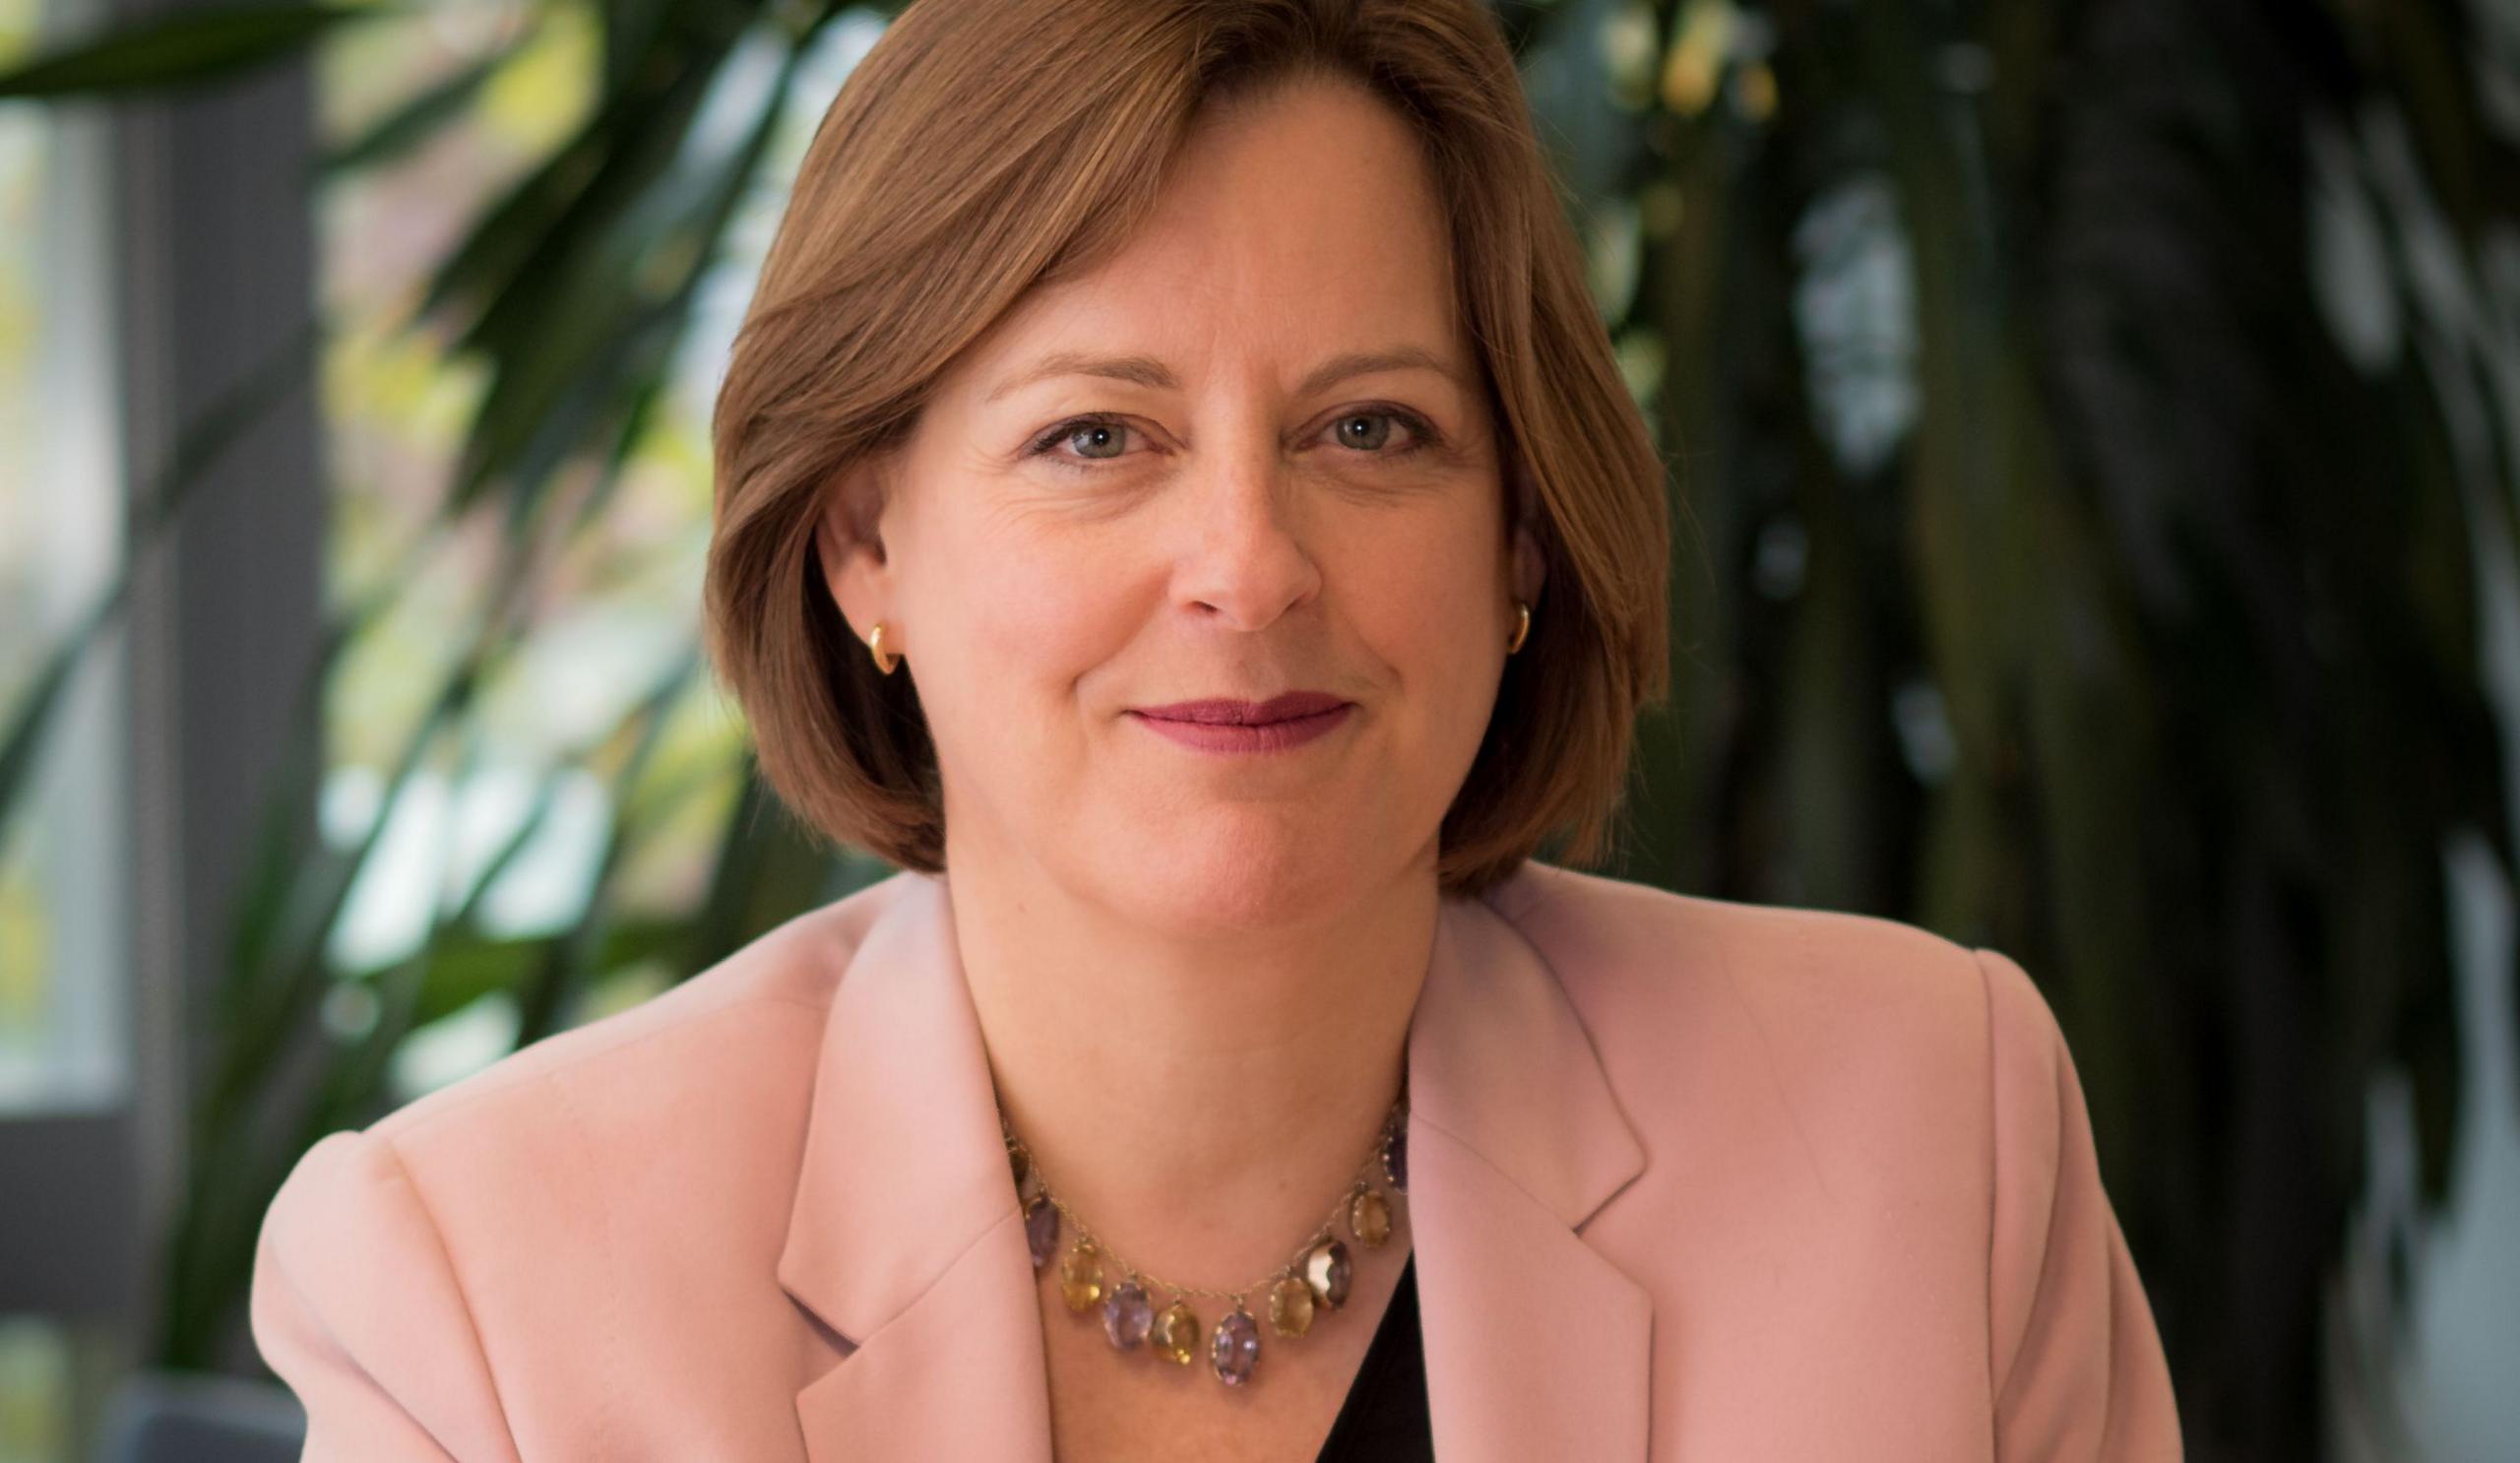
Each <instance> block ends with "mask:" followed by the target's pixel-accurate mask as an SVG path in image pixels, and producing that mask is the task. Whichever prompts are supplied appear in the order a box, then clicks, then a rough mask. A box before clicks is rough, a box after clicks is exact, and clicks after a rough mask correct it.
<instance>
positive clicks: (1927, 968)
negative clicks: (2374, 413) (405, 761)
mask: <svg viewBox="0 0 2520 1463" xmlns="http://www.w3.org/2000/svg"><path fill="white" fill-rule="evenodd" d="M949 898H950V890H949V885H948V883H947V881H946V880H944V879H942V878H939V877H930V876H926V875H919V874H912V873H900V874H895V875H893V876H891V877H889V878H886V879H884V880H883V881H882V882H880V883H877V884H875V885H873V886H871V887H869V888H867V889H865V890H862V891H860V892H858V893H856V894H853V895H851V896H850V897H848V898H845V899H842V900H839V901H837V902H835V903H832V904H829V905H825V906H823V907H822V908H819V909H816V910H813V911H810V912H808V913H806V914H804V915H801V916H798V917H797V918H795V919H793V920H790V921H789V922H787V923H786V924H784V925H781V926H780V927H779V928H777V929H774V930H772V931H770V932H769V933H767V934H764V935H763V936H761V937H760V938H759V939H757V940H755V941H753V942H752V943H751V944H749V945H747V946H745V947H744V948H743V949H741V950H739V951H737V952H736V953H735V954H733V955H732V956H730V957H728V958H727V959H726V960H725V961H724V962H722V963H720V964H719V965H717V966H714V967H712V968H711V969H709V970H708V971H706V972H704V973H702V974H700V975H698V976H696V977H694V978H693V979H691V980H690V981H688V982H686V983H684V984H683V985H681V986H677V987H675V988H674V989H672V990H671V991H668V992H666V993H665V994H663V995H661V996H659V997H657V998H656V999H654V1000H651V1001H649V1002H647V1003H646V1004H644V1005H642V1006H640V1007H638V1008H637V1009H635V1010H631V1011H628V1012H624V1013H622V1014H619V1015H616V1016H612V1017H609V1018H607V1019H604V1020H601V1021H598V1022H595V1023H592V1024H590V1025H588V1026H584V1027H581V1028H578V1029H576V1030H573V1031H569V1032H565V1033H562V1034H560V1035H557V1036H554V1037H551V1038H550V1039H548V1040H545V1041H542V1042H538V1043H536V1044H535V1045H534V1046H532V1047H530V1048H527V1049H526V1050H522V1051H519V1052H517V1053H516V1054H515V1055H513V1056H510V1057H508V1058H506V1059H504V1060H502V1061H500V1062H498V1063H496V1064H495V1065H493V1066H491V1067H490V1068H488V1069H487V1070H485V1071H482V1072H480V1073H479V1074H477V1075H475V1076H473V1077H472V1078H470V1079H467V1080H465V1081H462V1082H459V1083H456V1084H454V1085H452V1086H449V1087H446V1088H443V1089H441V1090H439V1091H437V1092H435V1093H432V1094H430V1095H429V1096H427V1097H425V1098H422V1099H421V1100H419V1101H417V1102H414V1103H412V1104H410V1106H408V1107H406V1108H404V1109H402V1110H400V1111H399V1112H396V1113H392V1114H391V1115H389V1116H387V1117H385V1118H383V1119H382V1120H380V1121H378V1122H376V1123H375V1124H373V1125H371V1126H370V1127H368V1128H367V1129H365V1130H364V1131H358V1132H339V1133H334V1134H332V1135H331V1136H329V1137H326V1138H325V1139H324V1140H323V1141H321V1142H319V1143H318V1144H316V1145H315V1147H314V1148H313V1149H311V1150H310V1151H309V1152H308V1153H307V1154H306V1156H305V1157H304V1159H303V1160H301V1161H300V1162H299V1164H298V1165H297V1167H296V1169H295V1171H294V1172H293V1173H292V1174H291V1175H290V1176H289V1178H288V1181H287V1183H286V1184H285V1186H284V1187H283V1188H282V1190H281V1192H280V1195H279V1197H278V1198H277V1199H276V1200H275V1201H274V1202H273V1204H272V1206H271V1209H270V1212H269V1214H268V1215H267V1217H266V1219H265V1221H264V1225H263V1230H262V1239H261V1249H260V1253H259V1257H258V1261H257V1265H256V1268H255V1272H254V1284H253V1306H252V1311H253V1328H254V1335H255V1339H256V1341H257V1343H258V1344H259V1345H260V1347H261V1349H262V1353H263V1356H264V1357H265V1359H266V1360H268V1361H269V1362H270V1364H271V1366H272V1368H273V1369H274V1370H275V1371H277V1372H278V1373H279V1374H280V1376H281V1377H282V1379H284V1381H285V1382H287V1384H288V1385H289V1386H290V1387H291V1388H293V1389H294V1390H295V1391H296V1393H297V1395H298V1397H299V1398H300V1399H301V1400H302V1401H303V1402H304V1403H305V1405H306V1410H307V1415H308V1420H309V1432H308V1439H307V1445H306V1454H305V1456H306V1457H307V1458H309V1459H327V1460H330V1459H343V1460H350V1459H357V1460H373V1463H404V1460H419V1459H449V1458H453V1459H462V1460H465V1463H493V1460H511V1459H513V1460H523V1463H559V1460H579V1459H583V1460H589V1463H594V1460H603V1463H623V1460H642V1459H655V1460H674V1463H700V1460H717V1459H729V1460H733V1459H741V1460H748V1463H763V1460H810V1463H844V1460H848V1463H858V1460H866V1463H875V1460H889V1459H903V1460H908V1459H920V1460H944V1459H952V1460H962V1459H971V1460H986V1463H1046V1460H1048V1459H1049V1458H1050V1455H1051V1454H1050V1431H1049V1429H1050V1423H1049V1417H1050V1413H1049V1397H1048V1386H1047V1380H1046V1373H1045V1370H1044V1367H1043V1360H1042V1357H1043V1353H1042V1341H1041V1332H1040V1326H1041V1324H1042V1321H1041V1315H1040V1303H1039V1301H1038V1300H1037V1296H1038V1295H1039V1294H1040V1293H1039V1291H1038V1289H1037V1282H1036V1277H1035V1275H1034V1272H1033V1268H1032V1264H1031V1261H1030V1259H1029V1258H1028V1255H1027V1251H1026V1248H1025V1242H1024V1231H1023V1227H1022V1224H1021V1222H1020V1218H1019V1215H1018V1211H1017V1208H1016V1190H1015V1186H1014V1179H1013V1176H1012V1174H1011V1173H1010V1171H1009V1170H1008V1167H1007V1163H1006V1158H1005V1153H1004V1149H1003V1147H1002V1145H1001V1144H1000V1141H999V1136H998V1124H997V1117H996V1112H995V1107H994V1103H993V1101H992V1096H991V1087H990V1081H989V1076H988V1067H987V1061H986V1054H985V1051H984V1050H983V1048H982V1045H981V1042H980V1037H979V1028H978V1025H977V1020H976V1018H975V1016H974V1014H973V1010H972V1006H971V1001H970V996H969V993H968V991H967V989H966V987H965V986H964V984H963V978H962V970H961V966H960V963H959V960H958V957H957V955H956V952H955V945H954V930H953V923H952V919H951V909H950V906H949V903H948V900H949ZM1408 1060H1409V1081H1410V1092H1411V1101H1412V1113H1411V1115H1410V1119H1409V1157H1410V1175H1409V1180H1410V1192H1409V1195H1408V1201H1407V1203H1408V1214H1409V1223H1410V1224H1411V1226H1412V1227H1413V1242H1414V1243H1415V1245H1416V1256H1417V1265H1418V1288H1419V1304H1420V1316H1421V1325H1422V1335H1423V1338H1424V1347H1425V1359H1426V1389H1427V1400H1428V1404H1429V1408H1430V1410H1431V1412H1432V1415H1433V1423H1434V1440H1435V1452H1436V1455H1437V1456H1438V1457H1439V1458H1440V1459H1442V1460H1443V1463H1529V1460H1534V1459H1549V1460H1557V1459H1566V1460H1578V1463H1608V1460H1620V1463H1630V1460H1643V1459H1655V1460H1676V1459H1691V1460H1701V1459H1702V1460H1713V1463H1730V1460H1739V1459H1761V1460H1765V1459H1825V1460H1830V1463H1839V1460H1847V1459H1864V1460H1868V1463H1956V1460H1966V1459H1996V1458H2000V1459H2025V1460H2027V1459H2037V1460H2040V1463H2057V1460H2070V1459H2143V1460H2154V1459H2175V1458H2177V1457H2179V1454H2180V1443H2179V1431H2178V1422H2177V1416H2176V1413H2175V1412H2174V1410H2173V1403H2172V1392H2171V1382H2170V1375H2169V1371H2168V1368H2166V1366H2165V1365H2164V1362H2163V1355H2162V1350H2161V1343H2160V1340H2159V1338H2158V1336H2157V1334H2156V1331H2155V1328H2154V1323H2153V1317H2152V1312H2151V1310H2150V1308H2149V1306H2148V1305H2147V1304H2146V1302H2145V1298H2144V1292H2143V1288H2142V1285H2141V1283H2140V1282H2139V1281H2138V1279H2137V1277H2136V1273H2135V1267H2134V1264H2133V1262H2132V1261H2131V1260H2130V1259H2129V1258H2128V1254H2127V1249H2126V1244H2125V1240H2124V1239H2123V1238H2122V1237H2121V1235H2120V1233H2119V1231H2118V1226H2117V1221H2116V1217H2115V1215H2114V1214H2113V1213H2112V1211H2111V1210H2110V1204H2109V1199H2108V1197H2107V1195H2106V1193H2105V1192H2104V1191H2103V1189H2102V1186H2101V1178H2100V1174H2099V1171H2098V1168H2097V1164H2096V1161H2095V1159H2094V1156H2093V1148H2092V1139H2091V1132H2090V1126H2089V1119H2088V1118H2087V1116H2086V1114H2085V1110H2084V1105H2083V1096H2082V1090H2081V1087H2080V1084H2079V1081H2078V1079H2077V1077H2076V1075H2075V1072H2074V1066H2073V1062H2072V1060H2071V1058H2070V1057H2069V1055H2068V1054H2067V1051H2066V1048H2065V1046H2064V1043H2063V1040H2062V1039H2061V1037H2060V1036H2059V1035H2058V1031H2057V1027H2056V1025H2055V1022H2054V1019H2053V1017H2052V1016H2051V1015H2050V1014H2049V1011H2048V1007H2047V1004H2046V1002H2045V1001H2044V1000H2043V999H2042V998H2041V995H2040V993H2039V990H2038V989H2037V987H2036V986H2033V985H2032V984H2031V982H2030V980H2029V978H2028V977H2027V976H2025V975H2024V974H2023V972H2022V970H2021V969H2020V967H2019V966H2017V965H2015V964H2014V963H2013V962H2012V961H2011V960H2010V959H2007V958H2006V957H2004V956H2002V955H2000V954H1996V953H1994V952H1992V951H1986V950H1979V951H1974V952H1973V951H1971V950H1970V949H1968V948H1966V947H1964V946H1961V945H1957V944H1954V943H1951V942H1949V941H1947V940H1944V939H1942V938H1940V937H1938V936H1936V935H1933V934H1929V933H1927V932H1925V931H1923V930H1921V929H1918V928H1916V927H1914V926H1911V925H1907V924H1902V923H1897V922H1890V921H1885V920H1877V919H1870V918H1864V917H1859V916H1852V915H1842V914H1828V913H1819V912H1813V911H1804V910H1793V909H1783V908H1775V907H1766V906H1757V905H1747V904H1736V903H1729V902H1724V901H1718V900H1711V899H1701V898H1692V897H1686V896H1680V895H1674V894H1670V893H1666V892H1663V891H1661V890H1657V889H1653V888H1649V887H1647V886H1644V885H1640V884H1632V883H1626V882H1622V881H1618V880H1612V879H1607V878H1603V877H1598V876H1594V875H1590V874H1584V873H1580V872H1575V871H1570V870H1567V869H1561V868H1555V867H1551V866H1547V865H1544V864H1537V863H1535V864H1531V865H1527V866H1526V867H1525V868H1524V869H1523V870H1522V871H1521V872H1519V873H1517V874H1516V875H1514V876H1513V877H1512V878H1510V879H1508V880H1506V881H1505V882H1504V883H1502V884H1500V885H1498V886H1496V887H1495V888H1494V889H1493V890H1491V891H1490V892H1489V894H1488V895H1487V896H1486V897H1485V898H1484V899H1483V900H1452V899H1448V900H1446V901H1444V904H1443V914H1442V916H1441V921H1440V924H1439V928H1438V932H1437V937H1436V941H1435V947H1434V958H1433V963H1432V965H1431V967H1430V969H1429V970H1428V973H1427V979H1426V984H1425V986H1424V990H1423V993H1422V995H1421V997H1420V999H1419V1002H1418V1008H1417V1011H1416V1014H1415V1017H1414V1019H1413V1023H1412V1025H1411V1027H1410V1032H1409V1057H1408ZM1053 1319H1054V1320H1056V1321H1058V1322H1060V1323H1066V1322H1068V1321H1069V1320H1070V1317H1068V1316H1066V1315H1064V1314H1061V1315H1057V1316H1055V1317H1053Z"/></svg>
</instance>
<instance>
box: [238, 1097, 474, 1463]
mask: <svg viewBox="0 0 2520 1463" xmlns="http://www.w3.org/2000/svg"><path fill="white" fill-rule="evenodd" d="M250 1310H251V1314H252V1322H253V1332H254V1344H255V1345H256V1346H257V1347H259V1348H260V1349H261V1351H262V1354H263V1360H264V1361H265V1362H266V1363H268V1364H269V1365H270V1366H271V1368H272V1370H273V1371H275V1372H277V1373H279V1375H280V1378H281V1380H283V1381H284V1382H285V1383H287V1385H288V1387H289V1390H291V1391H293V1392H295V1393H296V1394H297V1399H298V1401H299V1402H300V1403H301V1404H303V1405H304V1407H305V1409H306V1448H305V1452H304V1453H303V1454H302V1455H301V1456H302V1460H303V1463H335V1460H343V1463H347V1460H350V1459H357V1460H361V1463H515V1460H516V1457H517V1452H516V1445H515V1442H514V1441H513V1439H512V1438H511V1436H510V1434H509V1431H508V1426H507V1420H506V1417H505V1414H504V1412H503V1410H502V1408H501V1405H500V1402H499V1396H498V1391H497V1389H496V1387H495V1386H494V1385H493V1383H492V1381H491V1377H490V1368H489V1364H488V1363H487V1361H486V1360H485V1359H484V1358H483V1356H482V1352H481V1346H480V1340H479V1337H478V1334H477V1333H476V1332H475V1330H474V1328H473V1316H472V1312H471V1310H470V1309H469V1308H468V1307H467V1305H466V1304H465V1300H464V1294H463V1292H462V1290H461V1289H460V1288H459V1287H458V1285H457V1282H456V1274H455V1268H454V1265H453V1262H452V1260H451V1259H450V1258H449V1256H448V1253H447V1249H446V1246H445V1244H444V1242H443V1241H442V1240H440V1238H439V1235H438V1232H437V1228H436V1226H435V1225H434V1224H433V1223H432V1222H431V1221H430V1219H429V1214H428V1208H427V1205H426V1204H425V1203H424V1202H423V1201H422V1198H421V1195H420V1192H419V1190H418V1188H417V1187H415V1186H414V1185H413V1183H412V1181H411V1177H410V1174H409V1173H408V1172H407V1171H406V1170H405V1169H404V1166H403V1162H402V1160H401V1158H400V1157H398V1156H397V1155H396V1153H395V1150H394V1144H393V1141H392V1139H390V1138H384V1137H378V1136H376V1135H374V1134H369V1133H362V1132H347V1131H346V1132H338V1133H333V1134H331V1135H329V1136H327V1137H325V1138H324V1139H322V1140H321V1141H319V1142H317V1143H316V1144H315V1146H314V1147H312V1148H310V1149H308V1150H307V1151H306V1153H305V1155H304V1156H303V1157H302V1158H300V1159H299V1160H298V1161H297V1166H296V1168H295V1169H293V1170H291V1171H290V1173H289V1176H288V1177H287V1179H286V1180H285V1181H284V1183H282V1185H281V1189H280V1193H279V1194H278V1196H277V1197H275V1198H274V1199H273V1200H272V1204H271V1208H270V1209H269V1210H268V1211H267V1212H266V1213H265V1215H264V1217H263V1228H262V1233H261V1237H260V1239H259V1240H258V1242H257V1245H256V1248H255V1256H254V1278H253V1290H252V1300H251V1305H250Z"/></svg>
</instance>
